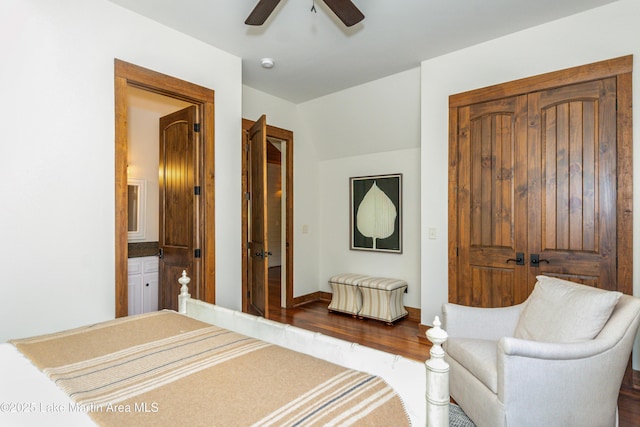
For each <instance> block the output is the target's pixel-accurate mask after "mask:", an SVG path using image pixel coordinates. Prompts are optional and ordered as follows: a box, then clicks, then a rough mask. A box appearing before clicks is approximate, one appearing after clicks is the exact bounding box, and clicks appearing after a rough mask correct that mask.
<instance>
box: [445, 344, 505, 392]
mask: <svg viewBox="0 0 640 427" xmlns="http://www.w3.org/2000/svg"><path fill="white" fill-rule="evenodd" d="M497 350H498V345H497V342H496V341H491V340H479V339H472V338H456V339H451V340H449V341H448V342H447V355H448V356H449V357H451V358H453V359H455V360H456V361H457V362H458V363H460V364H461V365H462V366H464V367H465V368H466V369H467V370H468V371H469V372H470V373H471V374H472V375H473V376H474V377H476V378H477V379H478V380H479V381H481V382H482V383H483V384H484V385H485V386H486V387H487V388H488V389H490V390H491V391H492V392H494V393H498V372H497V369H498V358H497Z"/></svg>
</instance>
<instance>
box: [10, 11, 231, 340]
mask: <svg viewBox="0 0 640 427" xmlns="http://www.w3.org/2000/svg"><path fill="white" fill-rule="evenodd" d="M0 56H1V57H2V66H0V94H2V100H3V102H2V104H1V105H2V106H1V107H0V117H2V120H0V134H1V135H2V141H1V142H0V200H2V202H0V203H2V207H1V208H0V216H1V220H0V236H1V238H0V240H1V242H2V243H1V244H0V276H2V277H3V280H2V284H1V285H0V290H1V292H2V298H1V299H0V301H2V303H1V304H2V305H1V309H0V342H1V341H4V340H6V339H8V338H12V337H20V336H26V335H33V334H38V333H45V332H48V331H54V330H60V329H64V328H69V327H73V326H78V325H82V324H88V323H92V322H97V321H101V320H105V319H109V318H113V317H114V314H115V286H114V280H115V268H114V262H115V261H114V260H115V257H114V251H115V249H114V223H115V219H114V211H115V205H114V198H115V197H114V182H115V180H114V87H113V81H114V65H113V61H114V58H119V59H122V60H124V61H128V62H131V63H134V64H137V65H140V66H143V67H146V68H150V69H153V70H156V71H159V72H162V73H165V74H168V75H172V76H175V77H178V78H181V79H184V80H187V81H191V82H194V83H197V84H199V85H202V86H206V87H209V88H212V89H214V90H215V91H216V92H215V96H216V98H215V100H216V118H215V119H216V134H215V138H216V225H217V226H216V229H217V231H216V242H217V246H218V248H225V250H218V252H217V254H216V258H217V265H216V273H217V300H218V302H219V303H221V304H223V305H227V306H230V307H233V308H239V307H240V306H241V290H240V283H241V280H240V268H239V266H240V214H239V213H240V202H239V198H238V195H239V194H240V191H241V181H240V175H241V173H240V150H239V147H238V145H237V141H239V140H240V135H241V134H240V129H241V90H242V84H241V62H240V59H239V58H237V57H234V56H232V55H229V54H227V53H225V52H223V51H220V50H218V49H215V48H212V47H211V46H208V45H206V44H204V43H202V42H200V41H197V40H195V39H192V38H189V37H187V36H185V35H183V34H180V33H178V32H176V31H173V30H170V29H168V28H166V27H164V26H162V25H160V24H157V23H155V22H152V21H150V20H147V19H145V18H142V17H140V16H139V15H136V14H134V13H131V12H129V11H127V10H125V9H123V8H120V7H119V6H116V5H114V4H112V3H109V2H107V1H105V0H3V1H2V2H0ZM194 58H197V59H198V61H197V62H198V66H194Z"/></svg>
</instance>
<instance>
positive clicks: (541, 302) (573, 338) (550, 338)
mask: <svg viewBox="0 0 640 427" xmlns="http://www.w3.org/2000/svg"><path fill="white" fill-rule="evenodd" d="M537 279H538V282H537V283H536V286H535V288H534V289H533V292H532V293H531V295H530V296H529V298H528V301H527V304H526V306H525V308H524V310H523V311H522V314H521V315H520V318H519V319H518V324H517V326H516V330H515V333H514V336H515V337H516V338H521V339H525V340H532V341H544V342H557V343H569V342H578V341H586V340H590V339H593V338H595V337H596V335H598V333H600V331H601V330H602V328H603V327H604V325H605V323H607V320H609V317H610V316H611V313H612V311H613V308H614V307H615V306H616V304H617V303H618V300H619V299H620V297H621V296H622V293H620V292H610V291H604V290H602V289H597V288H592V287H588V286H583V285H578V284H576V283H572V282H568V281H566V280H561V279H557V278H555V277H547V276H537Z"/></svg>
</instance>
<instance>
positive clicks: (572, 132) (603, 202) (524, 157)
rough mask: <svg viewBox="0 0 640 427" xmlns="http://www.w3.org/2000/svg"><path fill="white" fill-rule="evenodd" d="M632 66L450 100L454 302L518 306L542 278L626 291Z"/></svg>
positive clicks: (579, 71)
mask: <svg viewBox="0 0 640 427" xmlns="http://www.w3.org/2000/svg"><path fill="white" fill-rule="evenodd" d="M630 67H631V63H630V57H624V58H618V59H616V60H611V61H605V62H603V63H598V64H591V65H589V66H584V67H578V68H576V69H571V70H564V71H560V72H556V73H551V74H548V75H544V76H538V77H534V78H530V79H525V80H522V81H517V82H511V83H506V84H504V85H500V86H495V87H491V88H486V89H481V90H478V91H473V92H468V93H465V94H460V95H454V96H452V97H451V98H450V160H451V161H450V182H449V199H450V201H449V212H450V230H449V233H450V234H449V239H450V247H449V256H450V257H449V258H450V269H449V272H450V278H449V279H450V280H449V300H450V301H452V302H456V303H459V304H464V305H470V306H477V307H503V306H509V305H513V304H518V303H520V302H522V301H524V300H525V299H526V298H527V297H528V295H529V294H530V293H531V291H532V290H533V286H534V284H535V282H536V276H537V275H541V274H543V275H547V276H554V277H559V278H562V279H566V280H571V281H574V282H579V283H584V284H587V285H590V286H594V287H598V288H603V289H611V290H614V289H615V290H621V291H623V292H626V293H631V292H632V283H631V255H630V254H631V251H632V245H631V239H632V236H631V218H630V217H631V212H632V211H631V121H630V117H631V116H630V114H631V111H630V110H631V102H630V97H631V78H630V76H631V69H630ZM594 69H595V70H596V71H595V72H593V70H594ZM576 76H578V77H576ZM576 80H577V81H576ZM504 95H507V96H504ZM622 104H624V105H622ZM621 108H622V110H623V111H621ZM621 261H622V262H621Z"/></svg>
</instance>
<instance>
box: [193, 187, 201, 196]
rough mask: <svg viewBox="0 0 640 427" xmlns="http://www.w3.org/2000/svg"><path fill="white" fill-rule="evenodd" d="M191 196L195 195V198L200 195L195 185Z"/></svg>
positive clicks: (198, 188)
mask: <svg viewBox="0 0 640 427" xmlns="http://www.w3.org/2000/svg"><path fill="white" fill-rule="evenodd" d="M193 194H195V195H196V196H199V195H200V186H199V185H196V186H195V187H193Z"/></svg>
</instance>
